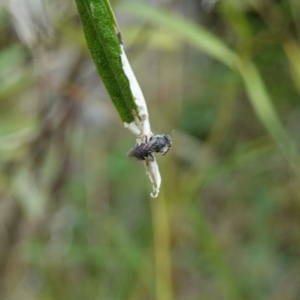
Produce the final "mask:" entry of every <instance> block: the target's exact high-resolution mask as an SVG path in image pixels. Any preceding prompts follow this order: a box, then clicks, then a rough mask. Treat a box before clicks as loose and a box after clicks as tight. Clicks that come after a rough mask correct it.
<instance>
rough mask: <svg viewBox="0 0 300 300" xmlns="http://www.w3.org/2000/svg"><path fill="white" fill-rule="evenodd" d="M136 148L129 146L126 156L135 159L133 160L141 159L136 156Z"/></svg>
mask: <svg viewBox="0 0 300 300" xmlns="http://www.w3.org/2000/svg"><path fill="white" fill-rule="evenodd" d="M136 152H137V148H136V147H133V148H131V149H130V150H129V151H128V152H127V157H129V158H130V159H131V160H135V161H138V160H141V159H139V158H138V157H137V153H136Z"/></svg>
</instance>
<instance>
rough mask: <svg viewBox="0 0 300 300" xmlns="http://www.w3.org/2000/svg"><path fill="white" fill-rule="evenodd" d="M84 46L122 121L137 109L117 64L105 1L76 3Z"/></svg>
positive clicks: (116, 41) (118, 53)
mask: <svg viewBox="0 0 300 300" xmlns="http://www.w3.org/2000/svg"><path fill="white" fill-rule="evenodd" d="M76 4H77V8H78V12H79V15H80V18H81V22H82V25H83V30H84V34H85V37H86V41H87V45H88V48H89V50H90V53H91V55H92V58H93V61H94V63H95V65H96V68H97V71H98V73H99V75H100V77H101V79H102V81H103V83H104V85H105V87H106V89H107V91H108V93H109V95H110V98H111V100H112V101H113V103H114V105H115V107H116V109H117V111H118V113H119V115H120V117H121V119H122V121H123V122H127V123H131V122H132V121H133V120H134V115H133V111H136V110H137V107H136V104H135V102H134V98H133V95H132V92H131V89H130V85H129V81H128V78H127V77H126V75H125V73H124V70H123V68H122V63H121V45H120V42H119V39H118V36H117V28H116V23H115V21H114V19H113V18H112V17H111V12H110V11H109V9H108V6H107V4H106V1H105V0H76Z"/></svg>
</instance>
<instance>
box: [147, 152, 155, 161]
mask: <svg viewBox="0 0 300 300" xmlns="http://www.w3.org/2000/svg"><path fill="white" fill-rule="evenodd" d="M148 157H149V160H150V161H154V160H155V158H154V156H153V154H152V153H150V154H149V155H148Z"/></svg>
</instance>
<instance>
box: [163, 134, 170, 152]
mask: <svg viewBox="0 0 300 300" xmlns="http://www.w3.org/2000/svg"><path fill="white" fill-rule="evenodd" d="M162 137H163V138H164V140H165V147H164V148H163V151H162V155H165V154H166V153H167V152H168V151H169V150H170V148H171V146H172V139H171V136H170V135H169V134H163V135H162Z"/></svg>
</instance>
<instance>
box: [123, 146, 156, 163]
mask: <svg viewBox="0 0 300 300" xmlns="http://www.w3.org/2000/svg"><path fill="white" fill-rule="evenodd" d="M149 154H151V151H150V149H149V147H147V144H145V143H142V144H140V145H137V146H135V147H134V148H132V149H131V150H130V151H129V152H128V154H127V155H128V156H129V157H133V158H136V159H138V160H145V159H146V158H147V157H148V156H149Z"/></svg>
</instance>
